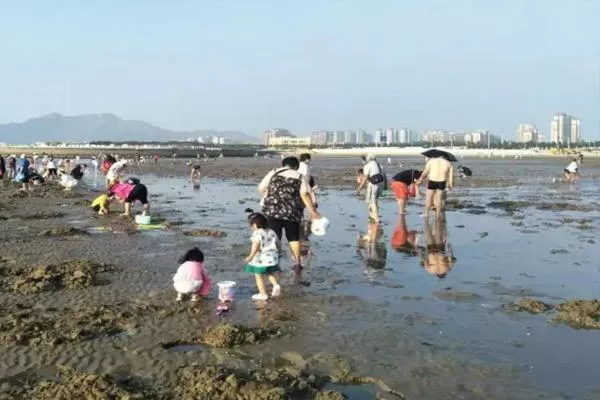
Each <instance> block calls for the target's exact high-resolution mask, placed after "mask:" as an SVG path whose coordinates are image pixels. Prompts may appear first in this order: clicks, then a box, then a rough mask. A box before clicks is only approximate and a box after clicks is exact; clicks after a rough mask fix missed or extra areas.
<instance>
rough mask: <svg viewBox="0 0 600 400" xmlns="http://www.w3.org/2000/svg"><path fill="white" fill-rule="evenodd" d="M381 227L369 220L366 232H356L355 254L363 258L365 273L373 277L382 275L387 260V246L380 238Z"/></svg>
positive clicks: (381, 234) (381, 233)
mask: <svg viewBox="0 0 600 400" xmlns="http://www.w3.org/2000/svg"><path fill="white" fill-rule="evenodd" d="M382 236H383V227H382V226H381V225H380V224H379V223H376V222H372V221H371V222H369V224H368V225H367V232H366V233H361V232H358V236H357V244H356V254H357V256H358V257H359V258H360V259H361V260H363V262H364V265H365V274H366V275H367V276H368V277H369V278H370V279H373V278H375V277H377V276H381V275H383V272H384V270H385V265H386V262H387V248H386V244H385V242H384V241H383V240H381V239H382Z"/></svg>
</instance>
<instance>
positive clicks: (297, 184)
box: [258, 157, 321, 283]
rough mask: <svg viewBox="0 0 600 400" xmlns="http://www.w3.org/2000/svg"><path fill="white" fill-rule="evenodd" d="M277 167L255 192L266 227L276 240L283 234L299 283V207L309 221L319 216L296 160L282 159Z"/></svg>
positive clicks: (300, 281)
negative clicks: (304, 211)
mask: <svg viewBox="0 0 600 400" xmlns="http://www.w3.org/2000/svg"><path fill="white" fill-rule="evenodd" d="M281 165H282V167H281V168H277V169H274V170H273V171H271V172H269V173H268V174H267V175H266V176H265V177H264V178H263V180H262V181H261V182H260V184H259V185H258V192H259V193H260V194H261V195H262V196H263V200H262V203H263V209H262V211H263V214H264V215H265V216H266V217H267V222H268V223H269V227H270V228H271V229H272V230H273V231H274V232H275V233H276V234H277V238H278V239H279V240H281V238H282V234H283V231H285V236H286V238H287V241H288V244H289V246H290V250H291V252H292V259H293V262H294V272H295V274H296V281H297V282H298V283H303V282H302V280H301V273H302V264H301V258H300V250H301V244H300V232H301V227H300V224H301V221H302V214H303V210H304V207H303V206H305V207H306V208H307V209H308V214H309V218H310V219H311V220H316V219H319V218H321V215H320V214H319V213H318V211H317V209H316V208H315V205H314V204H313V202H312V199H311V196H310V186H309V184H308V180H307V179H306V177H305V176H303V175H302V174H301V173H300V172H299V171H298V169H299V167H300V161H299V160H298V158H296V157H286V158H284V159H283V160H282V161H281ZM305 283H306V282H305Z"/></svg>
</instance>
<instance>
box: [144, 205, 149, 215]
mask: <svg viewBox="0 0 600 400" xmlns="http://www.w3.org/2000/svg"><path fill="white" fill-rule="evenodd" d="M143 207H144V213H143V215H148V214H150V203H146V204H144V205H143Z"/></svg>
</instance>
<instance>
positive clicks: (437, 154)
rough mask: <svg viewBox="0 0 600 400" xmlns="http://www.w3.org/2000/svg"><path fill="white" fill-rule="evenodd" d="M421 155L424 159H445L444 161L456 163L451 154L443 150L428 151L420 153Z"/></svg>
mask: <svg viewBox="0 0 600 400" xmlns="http://www.w3.org/2000/svg"><path fill="white" fill-rule="evenodd" d="M421 154H423V155H424V156H425V157H427V158H439V157H442V158H445V159H446V160H448V161H450V162H456V161H458V160H457V159H456V157H454V155H453V154H451V153H448V152H447V151H444V150H438V149H429V150H427V151H424V152H422V153H421Z"/></svg>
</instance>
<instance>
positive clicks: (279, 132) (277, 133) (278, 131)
mask: <svg viewBox="0 0 600 400" xmlns="http://www.w3.org/2000/svg"><path fill="white" fill-rule="evenodd" d="M279 137H295V136H294V135H292V133H291V132H290V131H289V130H287V129H282V128H274V129H269V130H267V131H265V132H264V133H263V144H264V145H266V146H268V145H269V140H270V139H272V138H279Z"/></svg>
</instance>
